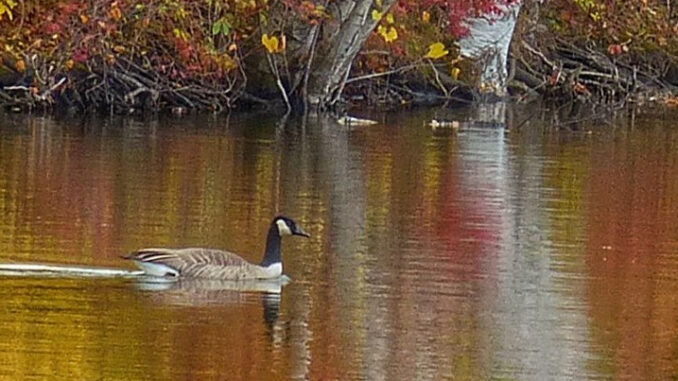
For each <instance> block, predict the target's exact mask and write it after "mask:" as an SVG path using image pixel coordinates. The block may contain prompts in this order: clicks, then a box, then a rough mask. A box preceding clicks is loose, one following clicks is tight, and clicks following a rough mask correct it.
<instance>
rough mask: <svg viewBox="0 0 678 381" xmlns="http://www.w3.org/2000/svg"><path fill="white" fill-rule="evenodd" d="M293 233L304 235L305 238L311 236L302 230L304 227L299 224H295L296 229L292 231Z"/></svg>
mask: <svg viewBox="0 0 678 381" xmlns="http://www.w3.org/2000/svg"><path fill="white" fill-rule="evenodd" d="M294 235H300V236H302V237H306V238H310V237H311V235H310V234H308V233H306V232H305V231H304V229H302V228H300V227H299V226H297V229H296V230H295V231H294Z"/></svg>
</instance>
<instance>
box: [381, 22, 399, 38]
mask: <svg viewBox="0 0 678 381" xmlns="http://www.w3.org/2000/svg"><path fill="white" fill-rule="evenodd" d="M377 33H379V35H381V37H382V38H383V39H384V41H386V42H393V41H395V40H397V39H398V31H397V30H396V28H394V27H392V26H389V27H388V28H387V27H385V26H382V25H379V28H377Z"/></svg>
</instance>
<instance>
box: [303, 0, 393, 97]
mask: <svg viewBox="0 0 678 381" xmlns="http://www.w3.org/2000/svg"><path fill="white" fill-rule="evenodd" d="M395 1H396V0H384V1H383V3H382V6H381V7H380V8H379V11H380V12H382V13H386V12H387V11H388V10H389V9H390V8H391V6H392V5H393V4H394V3H395ZM373 4H374V1H373V0H357V1H350V0H345V1H338V2H335V3H334V6H333V8H332V17H333V21H334V22H337V21H338V22H340V24H339V27H338V28H336V29H334V30H329V31H326V32H325V33H324V35H323V36H318V40H317V45H316V54H315V55H316V56H317V61H316V62H313V64H312V67H311V73H310V75H309V77H308V83H307V86H306V94H305V98H306V99H305V100H306V102H308V104H309V105H311V106H314V107H317V108H319V109H321V110H322V109H327V108H329V107H332V106H333V105H334V104H335V103H336V102H337V101H338V100H339V98H340V96H341V92H342V91H343V89H344V84H345V83H346V79H347V78H348V75H349V72H350V71H351V65H352V63H353V60H354V59H355V57H356V55H357V54H358V52H359V51H360V48H361V47H362V45H363V44H364V43H365V41H366V40H367V38H368V37H369V35H370V33H371V32H372V31H373V30H374V28H375V27H376V26H377V24H378V21H375V20H373V19H372V17H371V10H372V9H373V8H372V5H373ZM342 15H344V16H342ZM324 27H325V28H327V27H328V23H326V24H325V26H324ZM327 29H329V28H327ZM311 59H312V57H311Z"/></svg>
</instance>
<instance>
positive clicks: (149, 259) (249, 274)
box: [123, 216, 309, 280]
mask: <svg viewBox="0 0 678 381" xmlns="http://www.w3.org/2000/svg"><path fill="white" fill-rule="evenodd" d="M286 235H300V236H304V237H309V235H308V233H306V232H305V231H304V230H303V229H301V227H299V226H298V225H297V224H296V223H295V222H294V221H293V220H292V219H290V218H287V217H283V216H278V217H276V218H274V219H273V221H272V222H271V226H270V228H269V230H268V236H267V237H266V252H265V253H264V258H263V260H262V261H261V263H260V264H258V265H257V264H253V263H250V262H248V261H246V260H245V259H243V258H241V257H240V256H238V255H237V254H235V253H231V252H229V251H223V250H217V249H207V248H185V249H168V248H147V249H141V250H138V251H136V252H133V253H131V254H129V255H127V256H125V257H123V258H125V259H130V260H133V261H134V263H135V264H136V265H137V266H139V267H140V268H141V269H142V270H143V271H144V273H146V274H148V275H152V276H174V277H190V278H210V279H223V280H245V279H272V278H277V277H280V276H281V275H282V269H283V267H282V255H281V252H280V244H281V237H282V236H286Z"/></svg>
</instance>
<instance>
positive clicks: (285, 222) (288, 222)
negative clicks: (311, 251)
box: [271, 216, 311, 238]
mask: <svg viewBox="0 0 678 381" xmlns="http://www.w3.org/2000/svg"><path fill="white" fill-rule="evenodd" d="M271 225H275V226H276V227H277V228H278V234H280V236H281V237H282V236H285V235H300V236H302V237H306V238H308V237H310V236H311V235H310V234H308V233H306V232H305V231H304V229H302V228H301V227H300V226H299V225H297V223H296V222H294V220H293V219H291V218H289V217H285V216H278V217H276V218H274V219H273V222H272V223H271Z"/></svg>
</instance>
